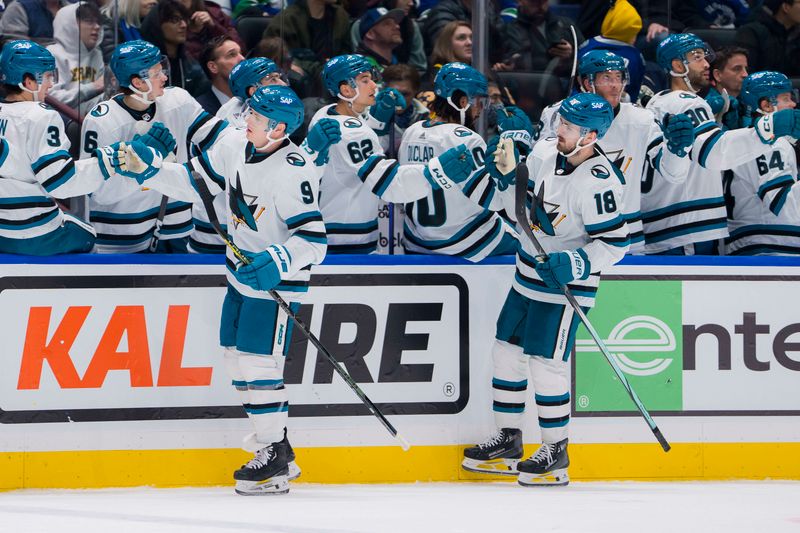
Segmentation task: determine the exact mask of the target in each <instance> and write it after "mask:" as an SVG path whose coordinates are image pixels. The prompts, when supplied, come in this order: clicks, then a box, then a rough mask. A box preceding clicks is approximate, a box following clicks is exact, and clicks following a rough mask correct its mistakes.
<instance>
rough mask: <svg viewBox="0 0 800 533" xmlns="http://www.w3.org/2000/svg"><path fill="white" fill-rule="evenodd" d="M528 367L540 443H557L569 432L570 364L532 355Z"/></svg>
mask: <svg viewBox="0 0 800 533" xmlns="http://www.w3.org/2000/svg"><path fill="white" fill-rule="evenodd" d="M529 365H530V371H531V379H532V380H533V388H534V391H535V394H534V399H535V400H536V409H537V410H538V412H539V428H540V429H541V431H542V442H546V443H555V442H559V441H561V440H563V439H565V438H567V433H568V431H567V425H568V424H569V412H570V404H569V401H570V396H569V363H568V362H567V361H562V360H561V359H547V358H545V357H540V356H538V355H534V356H532V357H530V362H529Z"/></svg>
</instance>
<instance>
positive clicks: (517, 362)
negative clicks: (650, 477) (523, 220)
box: [462, 93, 630, 486]
mask: <svg viewBox="0 0 800 533" xmlns="http://www.w3.org/2000/svg"><path fill="white" fill-rule="evenodd" d="M558 113H559V117H558V121H559V126H558V128H557V130H556V134H557V138H555V139H546V140H542V141H539V142H538V143H537V144H536V145H535V146H534V148H533V152H532V153H531V155H530V156H529V157H528V159H527V161H526V165H527V167H528V169H529V172H530V178H529V181H528V193H527V199H528V206H529V208H530V213H531V222H532V223H533V225H535V231H536V236H537V238H538V239H539V241H540V242H541V244H542V246H543V247H544V249H545V250H549V251H550V253H549V254H548V256H547V257H545V258H536V257H535V256H536V255H537V254H536V250H535V248H534V246H533V244H532V243H531V242H530V241H529V240H528V239H527V238H525V237H521V238H520V242H521V246H520V249H519V250H518V252H517V261H516V263H517V265H516V266H517V268H516V274H515V276H514V282H513V284H512V287H511V290H510V291H509V293H508V297H507V298H506V301H505V304H504V305H503V309H502V310H501V311H500V316H499V318H498V319H497V338H496V341H495V344H494V348H493V349H492V359H493V361H494V373H493V377H492V393H493V398H494V403H493V411H494V419H495V424H496V425H497V427H498V428H499V429H498V431H497V433H495V434H494V435H493V436H492V437H491V438H489V439H488V440H487V441H486V442H484V443H482V444H479V445H477V446H474V447H472V448H467V449H466V450H464V460H463V463H462V465H463V467H464V468H465V469H466V470H470V471H473V472H483V473H493V474H498V473H500V474H507V475H517V473H519V477H518V478H517V479H518V481H519V483H520V484H521V485H526V486H534V485H566V484H567V483H569V476H568V475H567V467H568V466H569V456H568V454H567V442H568V439H567V436H568V427H569V415H570V392H569V391H570V380H569V361H568V357H569V354H570V351H571V350H572V346H573V343H574V341H575V330H576V329H577V327H578V324H579V320H578V318H577V316H575V314H574V311H573V308H572V307H571V306H570V305H569V304H568V303H567V300H566V298H565V297H564V294H563V292H562V289H561V288H562V287H563V286H564V285H568V286H569V288H570V290H571V291H572V294H573V295H575V297H576V298H577V301H578V303H579V304H580V305H581V306H582V307H583V308H584V309H585V310H588V308H590V307H592V305H594V298H595V294H596V292H597V286H598V284H599V282H600V272H601V271H602V270H603V269H604V268H606V267H609V266H611V265H613V264H614V263H616V262H617V261H619V260H620V259H622V257H623V256H624V255H625V251H626V250H627V249H628V245H629V242H630V241H629V235H628V226H627V224H626V223H625V219H624V217H623V216H622V210H621V206H622V204H621V198H622V181H621V175H620V172H619V170H618V169H617V167H616V166H614V165H613V163H612V162H611V161H609V160H608V158H607V157H606V156H605V155H604V154H603V152H602V151H601V150H600V149H598V148H597V146H595V143H596V142H597V140H598V139H600V138H602V137H603V135H604V134H605V133H606V132H607V131H608V128H609V127H610V126H611V121H612V120H613V118H614V112H613V110H612V109H611V106H610V105H609V104H608V102H606V101H605V100H604V99H603V98H601V97H599V96H597V95H594V94H585V93H582V94H577V95H575V96H572V97H570V98H567V99H566V100H564V102H562V104H561V107H560V108H559V111H558ZM501 146H503V145H502V144H501ZM509 148H510V149H511V148H513V147H509ZM513 151H515V150H513ZM513 151H512V153H513ZM509 155H511V154H510V153H509V151H505V152H504V151H503V150H497V151H496V152H493V153H490V154H487V157H486V161H487V168H489V169H490V171H491V172H492V175H493V177H495V178H496V179H497V180H498V187H499V188H500V190H501V191H503V192H501V196H502V198H503V201H504V202H505V204H506V210H507V211H509V212H513V211H514V194H513V190H514V187H513V186H512V187H509V185H511V184H512V183H513V181H514V174H515V172H514V167H515V165H516V162H515V160H514V159H515V158H513V157H512V158H510V159H512V160H511V161H510V162H509V161H507V160H508V159H509V157H508V156H509ZM529 376H530V379H531V380H532V382H533V383H532V384H533V389H534V393H535V394H534V399H535V401H536V408H537V411H538V415H539V427H540V429H541V435H542V445H541V447H540V448H539V449H538V451H537V452H536V453H535V454H534V455H533V456H532V457H530V458H529V459H527V460H525V461H520V462H518V461H519V460H520V459H521V458H522V455H523V449H522V442H523V441H522V431H521V429H520V428H521V425H522V419H523V412H524V410H525V401H526V398H527V397H528V396H529V393H528V377H529Z"/></svg>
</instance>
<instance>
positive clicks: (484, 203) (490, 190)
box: [478, 183, 494, 208]
mask: <svg viewBox="0 0 800 533" xmlns="http://www.w3.org/2000/svg"><path fill="white" fill-rule="evenodd" d="M492 198H494V187H492V185H491V183H487V184H486V188H485V189H484V190H483V194H482V195H481V197H480V200H478V204H479V205H480V206H481V207H484V208H488V207H489V205H490V204H491V203H492Z"/></svg>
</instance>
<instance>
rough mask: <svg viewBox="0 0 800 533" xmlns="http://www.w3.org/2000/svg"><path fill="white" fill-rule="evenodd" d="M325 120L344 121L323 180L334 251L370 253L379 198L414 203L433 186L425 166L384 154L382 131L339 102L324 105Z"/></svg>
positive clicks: (374, 241) (325, 211) (322, 192)
mask: <svg viewBox="0 0 800 533" xmlns="http://www.w3.org/2000/svg"><path fill="white" fill-rule="evenodd" d="M321 118H332V119H335V120H337V121H339V124H340V126H341V131H342V140H341V141H339V142H338V143H337V144H334V145H333V146H331V148H330V150H329V161H328V164H327V165H325V167H324V170H323V174H322V179H321V181H320V199H319V205H320V210H321V211H322V216H323V218H324V219H325V228H326V230H327V233H328V242H329V244H328V250H329V252H331V253H340V254H341V253H358V254H366V253H372V252H374V251H375V249H376V247H377V245H378V210H379V209H378V205H379V199H382V200H385V201H387V202H397V203H402V202H411V201H414V200H417V199H419V198H423V197H425V195H427V194H428V193H429V192H430V190H431V185H430V183H429V182H428V180H427V179H426V178H425V175H424V174H423V171H424V168H425V166H424V165H423V164H415V165H404V166H401V165H399V164H398V162H397V161H395V160H393V159H387V158H386V157H385V156H384V150H383V147H382V146H381V143H380V140H379V139H378V135H377V134H376V133H375V132H374V131H373V130H372V128H370V127H369V126H368V125H367V124H366V122H365V121H364V120H362V119H360V118H355V117H350V116H345V115H340V114H339V113H337V112H336V104H331V105H328V106H325V107H323V108H321V109H320V110H319V111H317V113H316V114H315V115H314V117H313V118H312V119H311V123H310V124H309V126H308V127H309V129H310V128H312V127H314V125H315V124H316V123H317V121H319V120H320V119H321Z"/></svg>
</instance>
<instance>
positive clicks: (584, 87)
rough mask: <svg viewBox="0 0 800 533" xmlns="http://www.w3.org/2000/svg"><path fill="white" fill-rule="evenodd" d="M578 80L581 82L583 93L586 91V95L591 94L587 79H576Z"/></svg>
mask: <svg viewBox="0 0 800 533" xmlns="http://www.w3.org/2000/svg"><path fill="white" fill-rule="evenodd" d="M578 79H579V80H581V87H583V90H584V91H586V92H587V93H590V92H592V86H591V85H590V84H589V78H578Z"/></svg>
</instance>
